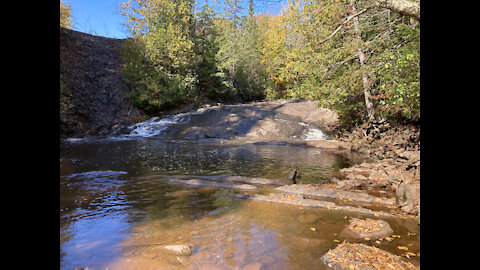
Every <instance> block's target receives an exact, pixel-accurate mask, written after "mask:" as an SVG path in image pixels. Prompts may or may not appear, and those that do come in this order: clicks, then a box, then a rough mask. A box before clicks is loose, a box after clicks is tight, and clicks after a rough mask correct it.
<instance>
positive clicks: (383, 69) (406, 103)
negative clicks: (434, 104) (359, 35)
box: [373, 24, 420, 121]
mask: <svg viewBox="0 0 480 270" xmlns="http://www.w3.org/2000/svg"><path fill="white" fill-rule="evenodd" d="M393 30H394V31H395V33H394V38H392V39H391V40H390V43H391V44H388V45H390V46H385V47H386V48H385V51H384V52H383V53H382V54H379V55H377V57H376V58H374V60H375V61H376V62H375V65H374V66H375V68H374V69H373V72H374V74H375V77H376V81H377V85H376V86H375V88H374V89H373V90H374V92H373V93H374V95H375V98H376V100H377V108H378V111H379V113H381V114H382V115H383V116H384V117H385V118H388V119H391V120H393V121H409V120H413V121H417V120H419V119H420V35H419V32H420V29H419V27H416V28H413V29H412V27H410V26H408V25H405V24H401V25H397V26H395V27H394V29H393ZM398 44H400V46H398ZM396 47H398V48H396ZM390 48H393V50H392V49H390Z"/></svg>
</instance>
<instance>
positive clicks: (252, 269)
mask: <svg viewBox="0 0 480 270" xmlns="http://www.w3.org/2000/svg"><path fill="white" fill-rule="evenodd" d="M262 267H263V264H261V263H259V262H256V263H251V264H248V265H247V266H245V267H243V268H242V270H261V269H263V268H262Z"/></svg>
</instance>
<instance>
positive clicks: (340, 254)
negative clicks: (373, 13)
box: [321, 242, 416, 270]
mask: <svg viewBox="0 0 480 270" xmlns="http://www.w3.org/2000/svg"><path fill="white" fill-rule="evenodd" d="M321 260H322V262H323V263H325V264H326V265H328V266H329V267H332V268H333V269H359V270H373V269H398V270H403V269H405V270H407V269H408V270H410V269H411V270H414V269H416V268H415V266H414V265H413V264H411V263H409V262H405V261H403V260H402V258H401V257H399V256H397V255H394V254H392V253H390V252H387V251H385V250H381V249H379V248H377V247H374V246H367V245H364V244H350V243H346V242H343V243H341V244H340V245H338V246H337V247H336V248H335V249H333V250H329V251H328V252H327V253H326V254H325V255H323V256H322V257H321Z"/></svg>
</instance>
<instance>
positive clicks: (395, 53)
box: [121, 0, 420, 124]
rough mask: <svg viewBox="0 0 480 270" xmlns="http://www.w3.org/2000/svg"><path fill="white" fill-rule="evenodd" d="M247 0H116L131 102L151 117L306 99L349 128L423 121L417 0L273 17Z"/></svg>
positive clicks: (340, 4) (303, 9)
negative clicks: (125, 31) (185, 107)
mask: <svg viewBox="0 0 480 270" xmlns="http://www.w3.org/2000/svg"><path fill="white" fill-rule="evenodd" d="M246 1H247V0H243V1H242V0H224V1H223V5H222V8H221V9H218V8H215V9H214V8H213V7H212V6H210V5H208V4H206V3H205V4H204V5H203V6H197V4H198V3H197V2H196V1H194V0H179V1H168V0H126V1H125V2H123V3H122V4H121V10H122V14H124V15H125V16H126V17H127V19H128V27H129V29H130V32H131V34H132V37H133V39H130V40H128V42H126V46H125V50H124V57H125V59H126V68H125V78H126V81H127V82H128V84H129V85H130V87H131V89H132V92H131V98H132V100H133V101H134V103H135V104H136V105H137V106H139V107H142V108H144V109H146V110H147V111H149V112H151V113H158V112H160V111H162V110H163V109H165V108H168V107H171V106H175V105H178V104H180V103H187V102H192V101H195V100H199V99H202V98H204V97H208V98H210V99H213V100H243V101H250V100H257V99H264V98H267V99H276V98H304V99H309V100H318V101H319V104H320V106H323V107H328V108H331V109H334V110H336V111H337V112H338V113H339V114H340V116H341V117H342V120H344V123H346V124H353V123H358V122H362V121H378V120H389V121H400V122H402V121H403V122H404V121H418V120H419V119H420V83H419V78H420V67H419V65H420V22H419V19H420V15H419V10H420V9H419V5H418V2H417V1H413V2H411V1H407V0H389V1H386V0H385V1H384V0H365V1H354V0H325V1H307V0H297V1H288V5H287V6H285V7H284V8H283V9H282V11H281V13H280V14H278V15H268V14H255V13H254V5H255V4H257V3H259V2H262V1H260V0H259V1H253V0H248V2H246ZM406 2H407V3H406ZM402 5H403V6H402ZM405 6H406V7H407V8H403V9H402V7H405ZM416 8H418V9H416Z"/></svg>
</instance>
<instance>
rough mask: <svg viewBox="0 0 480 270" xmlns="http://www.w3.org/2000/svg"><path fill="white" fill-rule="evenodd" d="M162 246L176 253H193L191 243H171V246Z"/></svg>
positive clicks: (186, 254) (185, 254)
mask: <svg viewBox="0 0 480 270" xmlns="http://www.w3.org/2000/svg"><path fill="white" fill-rule="evenodd" d="M162 248H163V249H166V250H168V251H170V252H172V253H174V254H176V255H182V256H189V255H191V254H192V246H191V245H171V246H163V247H162Z"/></svg>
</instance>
